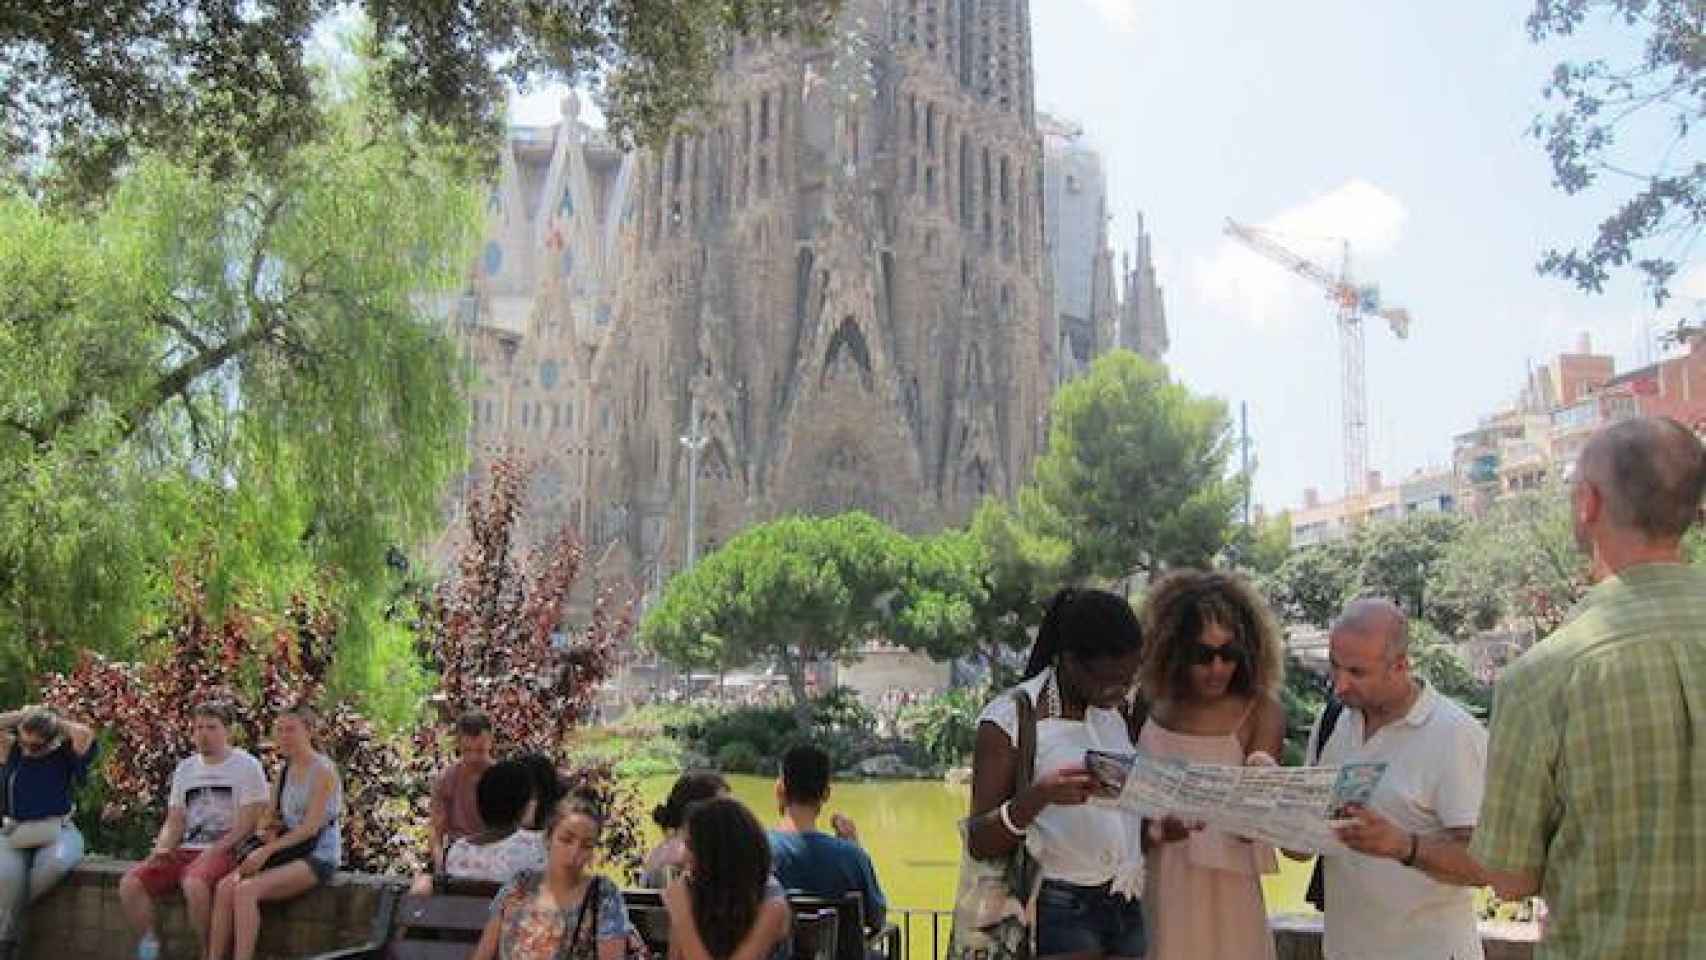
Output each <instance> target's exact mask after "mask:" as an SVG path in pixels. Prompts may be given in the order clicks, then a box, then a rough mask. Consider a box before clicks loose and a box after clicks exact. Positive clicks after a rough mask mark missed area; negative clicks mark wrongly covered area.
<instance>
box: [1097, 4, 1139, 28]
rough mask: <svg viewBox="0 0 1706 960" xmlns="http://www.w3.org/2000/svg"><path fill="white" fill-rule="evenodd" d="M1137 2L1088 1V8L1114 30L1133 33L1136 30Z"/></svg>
mask: <svg viewBox="0 0 1706 960" xmlns="http://www.w3.org/2000/svg"><path fill="white" fill-rule="evenodd" d="M1137 4H1138V0H1090V6H1091V7H1092V8H1093V9H1094V10H1095V11H1096V12H1097V13H1098V14H1100V15H1101V16H1102V19H1104V20H1106V21H1108V23H1109V24H1111V25H1112V26H1113V27H1114V28H1115V29H1116V30H1119V31H1121V32H1123V33H1133V32H1135V31H1136V30H1137Z"/></svg>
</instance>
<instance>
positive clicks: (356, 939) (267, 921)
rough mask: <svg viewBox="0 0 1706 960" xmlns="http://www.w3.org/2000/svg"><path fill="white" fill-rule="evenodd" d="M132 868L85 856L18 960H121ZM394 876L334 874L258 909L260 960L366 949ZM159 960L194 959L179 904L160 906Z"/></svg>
mask: <svg viewBox="0 0 1706 960" xmlns="http://www.w3.org/2000/svg"><path fill="white" fill-rule="evenodd" d="M132 866H133V863H132V862H130V861H125V860H112V859H108V858H106V857H89V858H87V859H85V860H84V861H83V862H82V863H81V864H78V866H77V869H75V870H73V871H71V873H70V874H69V875H67V876H66V878H65V880H64V881H62V882H61V883H60V884H59V885H58V886H56V887H54V889H53V890H52V891H51V892H49V893H48V895H47V896H45V897H43V898H42V899H41V900H40V901H38V902H37V903H36V904H35V905H34V906H33V907H31V908H30V913H29V926H28V932H27V935H26V940H25V943H24V948H23V950H22V951H21V954H20V956H21V958H22V960H72V958H75V960H126V958H128V957H130V956H131V955H132V948H133V945H134V944H133V935H132V934H131V932H130V928H129V927H128V926H127V925H126V923H125V919H124V909H123V907H122V906H121V905H120V903H119V897H118V884H119V880H120V878H122V877H123V876H124V874H125V871H127V870H129V869H130V868H131V867H132ZM401 885H402V881H399V880H397V879H395V878H391V877H378V876H373V875H371V874H363V873H339V874H338V875H337V876H335V877H333V878H332V882H331V883H329V884H327V885H326V886H323V887H318V888H316V889H314V890H311V891H309V892H308V893H306V894H304V895H302V896H301V897H298V898H296V899H294V900H290V901H288V902H285V903H278V904H266V905H263V906H262V908H261V911H262V913H261V915H262V923H261V942H260V949H259V951H258V957H259V958H260V960H299V958H301V957H305V956H311V955H313V954H317V953H323V952H326V951H328V950H336V949H338V948H340V947H351V946H356V945H358V944H361V943H365V942H366V941H367V939H368V937H370V936H371V935H372V931H373V919H374V916H375V914H376V913H377V912H378V909H379V904H380V900H381V898H382V896H383V894H384V892H385V890H386V889H387V888H397V887H399V886H401ZM155 909H156V911H157V913H156V917H157V918H158V920H159V925H160V935H161V940H162V942H163V946H164V948H165V949H164V950H163V951H162V954H161V955H162V957H163V958H166V960H173V958H178V957H183V958H193V956H194V953H195V951H194V948H193V947H192V943H193V940H192V938H191V935H190V932H189V920H188V916H187V915H186V914H185V912H184V903H183V899H182V898H181V897H168V898H166V899H164V900H161V901H158V903H157V905H156V908H155Z"/></svg>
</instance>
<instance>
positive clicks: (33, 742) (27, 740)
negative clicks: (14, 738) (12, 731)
mask: <svg viewBox="0 0 1706 960" xmlns="http://www.w3.org/2000/svg"><path fill="white" fill-rule="evenodd" d="M50 746H52V744H51V743H50V742H48V741H46V740H37V739H35V738H34V737H19V738H18V749H20V750H22V751H24V752H25V753H43V752H45V751H46V750H47V748H48V747H50Z"/></svg>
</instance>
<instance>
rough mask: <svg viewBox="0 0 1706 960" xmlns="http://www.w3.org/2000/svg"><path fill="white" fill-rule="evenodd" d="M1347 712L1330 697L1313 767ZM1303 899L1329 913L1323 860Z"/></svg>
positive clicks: (1311, 752) (1317, 861) (1312, 753)
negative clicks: (1322, 873)
mask: <svg viewBox="0 0 1706 960" xmlns="http://www.w3.org/2000/svg"><path fill="white" fill-rule="evenodd" d="M1344 712H1345V705H1344V704H1343V703H1340V702H1339V701H1338V700H1337V699H1336V698H1332V697H1329V698H1328V699H1327V706H1326V708H1324V709H1323V710H1322V711H1321V727H1320V729H1318V730H1316V731H1315V740H1314V742H1313V743H1311V744H1310V750H1309V755H1308V757H1307V758H1306V759H1308V761H1309V763H1310V765H1311V766H1313V765H1314V764H1317V763H1320V762H1321V748H1322V747H1323V746H1326V744H1327V741H1328V740H1331V739H1332V738H1333V728H1334V727H1336V726H1338V724H1339V714H1341V713H1344ZM1303 899H1305V900H1307V901H1309V904H1310V905H1311V906H1313V907H1314V908H1315V909H1317V910H1319V911H1321V912H1322V913H1326V912H1327V885H1326V881H1325V880H1324V879H1323V878H1322V875H1321V858H1320V857H1316V858H1315V869H1314V870H1312V871H1310V873H1309V892H1308V893H1305V894H1304V895H1303Z"/></svg>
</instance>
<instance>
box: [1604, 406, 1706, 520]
mask: <svg viewBox="0 0 1706 960" xmlns="http://www.w3.org/2000/svg"><path fill="white" fill-rule="evenodd" d="M1576 471H1577V475H1578V477H1579V478H1580V479H1581V480H1584V481H1586V482H1588V483H1591V484H1593V485H1594V487H1596V488H1597V489H1598V490H1599V492H1600V496H1601V497H1603V498H1604V501H1605V511H1606V515H1607V517H1608V518H1609V519H1610V521H1611V523H1612V525H1613V526H1615V527H1618V528H1621V529H1624V530H1629V531H1632V532H1636V533H1639V534H1641V535H1642V536H1643V537H1645V538H1646V539H1648V540H1651V541H1658V542H1670V541H1675V540H1680V539H1681V538H1682V536H1683V534H1685V533H1687V532H1688V528H1689V527H1690V526H1692V525H1693V524H1694V523H1695V521H1697V520H1698V519H1699V517H1700V503H1701V499H1702V498H1703V497H1706V446H1703V445H1702V444H1701V443H1700V438H1699V437H1696V436H1695V435H1694V434H1693V433H1692V432H1690V431H1689V430H1688V428H1686V427H1684V426H1683V425H1682V424H1680V423H1678V422H1676V421H1675V420H1672V419H1670V418H1669V417H1640V418H1637V419H1634V420H1625V421H1623V422H1622V423H1616V424H1613V425H1611V426H1609V427H1606V428H1605V429H1603V430H1601V431H1600V432H1598V433H1596V434H1594V437H1593V439H1592V440H1590V441H1588V445H1587V448H1586V449H1584V450H1583V451H1582V455H1581V459H1580V461H1578V463H1577V465H1576Z"/></svg>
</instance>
